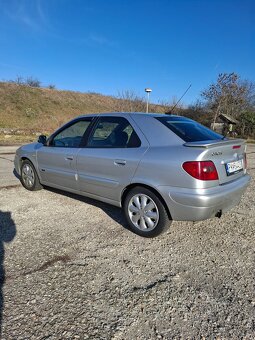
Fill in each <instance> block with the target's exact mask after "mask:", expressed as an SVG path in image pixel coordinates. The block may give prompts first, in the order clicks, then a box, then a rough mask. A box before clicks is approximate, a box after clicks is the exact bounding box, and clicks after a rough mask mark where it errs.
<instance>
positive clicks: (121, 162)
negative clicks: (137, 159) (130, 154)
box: [114, 159, 127, 166]
mask: <svg viewBox="0 0 255 340" xmlns="http://www.w3.org/2000/svg"><path fill="white" fill-rule="evenodd" d="M126 163H127V162H126V161H125V159H115V161H114V164H115V165H122V166H123V165H126Z"/></svg>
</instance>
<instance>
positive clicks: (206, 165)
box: [182, 161, 219, 181]
mask: <svg viewBox="0 0 255 340" xmlns="http://www.w3.org/2000/svg"><path fill="white" fill-rule="evenodd" d="M182 167H183V169H184V170H185V171H186V172H187V173H188V174H189V175H190V176H192V177H194V178H196V179H200V180H201V181H215V180H217V179H219V177H218V172H217V169H216V167H215V165H214V163H213V162H212V161H191V162H185V163H183V165H182Z"/></svg>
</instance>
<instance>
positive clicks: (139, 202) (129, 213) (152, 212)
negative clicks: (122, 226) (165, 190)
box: [123, 187, 170, 237]
mask: <svg viewBox="0 0 255 340" xmlns="http://www.w3.org/2000/svg"><path fill="white" fill-rule="evenodd" d="M123 208H124V213H125V216H126V219H127V221H128V224H129V226H130V228H131V229H132V230H133V231H134V232H135V233H136V234H138V235H140V236H144V237H154V236H157V235H159V234H161V233H162V232H164V231H165V230H167V229H168V227H169V225H170V221H169V218H168V215H167V211H166V208H165V206H164V204H163V203H162V202H161V200H160V199H159V198H158V196H157V195H155V194H154V192H152V191H151V190H149V189H147V188H143V187H135V188H133V189H132V190H130V191H129V192H128V194H127V196H126V198H125V201H124V205H123Z"/></svg>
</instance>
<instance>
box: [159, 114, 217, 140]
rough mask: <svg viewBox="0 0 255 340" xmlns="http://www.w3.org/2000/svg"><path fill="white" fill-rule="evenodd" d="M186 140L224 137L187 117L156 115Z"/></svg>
mask: <svg viewBox="0 0 255 340" xmlns="http://www.w3.org/2000/svg"><path fill="white" fill-rule="evenodd" d="M155 118H156V119H157V120H159V121H160V122H161V123H162V124H164V125H165V126H166V127H167V128H168V129H170V130H171V131H173V132H174V133H175V134H176V135H177V136H178V137H180V138H181V139H183V140H184V141H185V142H200V141H207V140H217V139H222V137H223V136H221V135H220V134H218V133H216V132H214V131H212V130H210V129H208V128H207V127H205V126H203V125H201V124H199V123H197V122H195V121H194V120H191V119H188V118H185V117H178V116H177V117H176V116H166V117H155Z"/></svg>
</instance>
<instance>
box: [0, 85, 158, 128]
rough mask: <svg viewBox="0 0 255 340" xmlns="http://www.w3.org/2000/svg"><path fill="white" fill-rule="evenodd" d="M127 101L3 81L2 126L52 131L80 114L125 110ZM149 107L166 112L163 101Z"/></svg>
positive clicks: (0, 118)
mask: <svg viewBox="0 0 255 340" xmlns="http://www.w3.org/2000/svg"><path fill="white" fill-rule="evenodd" d="M124 102H125V101H123V100H122V99H117V98H114V97H111V96H104V95H101V94H96V93H80V92H73V91H60V90H56V89H46V88H36V87H30V86H25V85H17V84H15V83H7V82H0V128H2V129H1V130H2V131H3V128H5V130H6V128H7V129H12V130H13V129H18V130H19V131H21V132H25V131H27V132H28V133H29V132H32V131H40V132H43V133H50V132H52V131H53V130H54V129H56V128H57V127H59V126H60V125H61V124H63V123H65V122H67V121H68V120H69V119H71V118H73V117H76V116H78V115H80V114H86V113H96V112H111V111H125V105H123V104H124ZM141 105H142V107H143V106H144V110H145V108H146V107H145V104H143V103H140V106H141ZM129 107H130V105H129ZM121 109H122V110H121ZM150 110H151V111H158V112H164V108H163V107H162V106H160V105H151V106H150ZM0 133H1V131H0Z"/></svg>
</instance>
